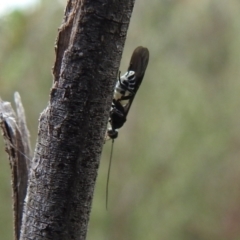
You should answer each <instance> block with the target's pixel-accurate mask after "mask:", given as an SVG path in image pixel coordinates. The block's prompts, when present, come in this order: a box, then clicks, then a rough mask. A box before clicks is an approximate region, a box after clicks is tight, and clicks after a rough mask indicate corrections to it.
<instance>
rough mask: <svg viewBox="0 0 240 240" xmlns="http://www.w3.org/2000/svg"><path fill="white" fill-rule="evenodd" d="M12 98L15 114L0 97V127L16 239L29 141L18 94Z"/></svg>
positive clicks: (22, 199)
mask: <svg viewBox="0 0 240 240" xmlns="http://www.w3.org/2000/svg"><path fill="white" fill-rule="evenodd" d="M14 98H15V104H16V110H17V115H16V114H15V112H14V110H13V109H12V107H11V104H10V103H9V102H4V101H2V100H1V99H0V127H1V131H2V135H3V139H4V142H5V147H6V151H7V153H8V155H9V163H10V167H11V175H12V176H11V177H12V192H13V215H14V218H13V219H14V239H15V240H18V239H19V237H20V228H21V223H22V215H23V206H24V199H25V196H26V191H27V181H28V171H29V162H30V142H29V132H28V129H27V125H26V121H25V114H24V109H23V106H22V102H21V98H20V95H19V94H18V93H15V95H14Z"/></svg>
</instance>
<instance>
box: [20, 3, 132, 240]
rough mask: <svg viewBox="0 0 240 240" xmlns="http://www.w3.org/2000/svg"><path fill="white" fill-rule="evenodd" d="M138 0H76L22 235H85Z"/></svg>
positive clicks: (62, 35) (65, 28)
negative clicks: (118, 76) (121, 62)
mask: <svg viewBox="0 0 240 240" xmlns="http://www.w3.org/2000/svg"><path fill="white" fill-rule="evenodd" d="M133 5H134V0H98V1H97V0H96V1H90V0H82V1H80V0H69V1H68V3H67V7H66V10H65V16H64V20H63V23H62V26H61V27H60V29H59V35H58V39H57V42H56V62H55V65H54V67H53V76H54V83H53V87H52V89H51V93H50V101H49V104H48V106H47V108H46V109H45V110H44V111H43V112H42V114H41V116H40V119H39V129H38V139H37V145H36V148H35V154H34V158H33V161H32V163H31V168H30V172H29V181H28V189H27V196H26V199H25V208H24V213H23V223H22V228H21V237H20V239H22V240H23V239H24V240H25V239H34V240H38V239H45V240H46V239H51V240H55V239H56V240H60V239H61V240H64V239H81V240H82V239H86V234H87V226H88V221H89V214H90V211H91V204H92V198H93V191H94V186H95V181H96V177H97V170H98V167H99V161H100V156H101V151H102V147H103V142H104V136H105V132H106V126H107V121H108V116H109V110H110V106H111V102H112V94H113V88H114V85H115V81H116V79H117V73H118V68H119V64H120V59H121V55H122V51H123V47H124V42H125V39H126V34H127V29H128V25H129V21H130V17H131V13H132V9H133Z"/></svg>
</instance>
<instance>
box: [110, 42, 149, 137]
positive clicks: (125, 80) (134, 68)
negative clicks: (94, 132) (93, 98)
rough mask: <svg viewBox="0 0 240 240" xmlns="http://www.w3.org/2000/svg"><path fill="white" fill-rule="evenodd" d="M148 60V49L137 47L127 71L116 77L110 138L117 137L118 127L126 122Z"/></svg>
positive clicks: (111, 111)
mask: <svg viewBox="0 0 240 240" xmlns="http://www.w3.org/2000/svg"><path fill="white" fill-rule="evenodd" d="M148 60H149V51H148V49H147V48H144V47H141V46H139V47H137V48H136V49H135V50H134V52H133V54H132V57H131V60H130V64H129V67H128V70H127V72H126V73H125V74H124V75H123V76H121V77H120V78H119V79H118V81H117V84H116V86H115V89H114V95H113V101H112V107H111V110H110V116H109V125H110V127H109V128H108V130H107V138H110V139H112V140H113V139H115V138H117V137H118V129H119V128H121V127H122V126H123V124H124V123H125V122H126V120H127V115H128V112H129V109H130V107H131V105H132V102H133V99H134V97H135V95H136V93H137V91H138V88H139V86H140V85H141V83H142V80H143V77H144V74H145V71H146V68H147V65H148Z"/></svg>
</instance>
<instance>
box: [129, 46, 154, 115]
mask: <svg viewBox="0 0 240 240" xmlns="http://www.w3.org/2000/svg"><path fill="white" fill-rule="evenodd" d="M148 61H149V51H148V49H147V48H145V47H142V46H139V47H137V48H136V49H135V50H134V51H133V54H132V57H131V60H130V63H129V67H128V71H134V72H135V81H136V84H135V88H134V93H133V95H132V97H131V98H130V99H129V101H128V103H127V104H126V105H125V106H124V112H125V116H127V114H128V112H129V109H130V107H131V105H132V102H133V99H134V97H135V95H136V93H137V91H138V88H139V87H140V85H141V83H142V80H143V77H144V74H145V71H146V69H147V65H148Z"/></svg>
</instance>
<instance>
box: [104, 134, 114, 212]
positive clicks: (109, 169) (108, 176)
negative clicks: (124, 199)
mask: <svg viewBox="0 0 240 240" xmlns="http://www.w3.org/2000/svg"><path fill="white" fill-rule="evenodd" d="M113 145H114V139H112V146H111V153H110V160H109V165H108V174H107V185H106V210H107V209H108V185H109V179H110V171H111V165H112V155H113Z"/></svg>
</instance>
